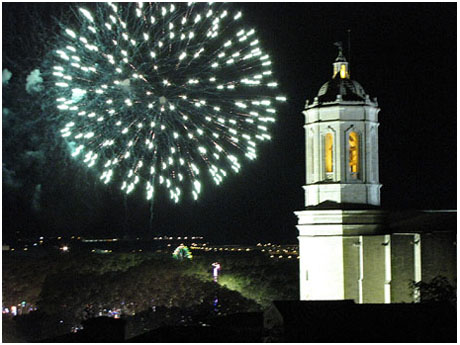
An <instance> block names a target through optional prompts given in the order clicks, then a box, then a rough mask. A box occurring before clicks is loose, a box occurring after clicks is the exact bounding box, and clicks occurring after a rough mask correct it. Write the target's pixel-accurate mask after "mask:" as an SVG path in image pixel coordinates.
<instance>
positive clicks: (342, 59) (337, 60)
mask: <svg viewBox="0 0 460 345" xmlns="http://www.w3.org/2000/svg"><path fill="white" fill-rule="evenodd" d="M334 45H335V46H336V47H337V48H338V49H339V55H338V56H337V58H336V59H335V62H346V61H347V59H345V56H343V43H342V41H339V42H335V43H334Z"/></svg>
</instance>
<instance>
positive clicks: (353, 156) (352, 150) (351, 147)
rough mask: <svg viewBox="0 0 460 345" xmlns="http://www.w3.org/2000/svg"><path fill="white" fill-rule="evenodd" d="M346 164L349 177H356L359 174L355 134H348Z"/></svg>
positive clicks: (357, 145)
mask: <svg viewBox="0 0 460 345" xmlns="http://www.w3.org/2000/svg"><path fill="white" fill-rule="evenodd" d="M348 164H349V171H350V173H351V175H352V176H354V177H357V176H358V173H359V135H358V133H357V132H350V134H349V135H348Z"/></svg>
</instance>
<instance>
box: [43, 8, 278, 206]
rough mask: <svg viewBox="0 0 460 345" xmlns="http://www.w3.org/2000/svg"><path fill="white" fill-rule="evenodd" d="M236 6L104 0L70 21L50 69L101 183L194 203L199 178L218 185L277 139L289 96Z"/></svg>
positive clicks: (68, 132)
mask: <svg viewBox="0 0 460 345" xmlns="http://www.w3.org/2000/svg"><path fill="white" fill-rule="evenodd" d="M227 7H228V8H227ZM231 7H233V6H232V5H228V6H227V5H225V4H212V3H197V4H191V3H188V4H186V3H177V4H175V3H169V4H167V3H136V4H131V3H121V4H114V3H104V4H98V5H96V9H95V11H93V12H92V11H91V10H90V9H89V8H83V7H81V8H79V9H78V11H77V13H78V15H79V21H80V26H79V27H78V28H71V27H68V28H64V30H63V34H62V40H63V43H62V46H60V48H59V49H57V50H56V51H54V52H53V53H54V56H55V58H56V64H55V65H54V66H53V71H52V74H53V75H54V76H55V78H56V80H55V86H56V88H57V89H59V97H58V98H57V100H56V101H57V108H58V109H59V110H60V111H62V112H65V114H64V115H65V116H66V117H68V119H69V120H68V122H67V121H66V122H67V124H66V125H65V127H64V128H63V129H62V130H61V133H62V136H63V137H66V138H67V139H66V140H68V141H69V142H71V143H72V146H73V147H75V149H74V151H73V153H72V155H73V156H75V157H77V156H78V157H82V158H83V161H84V163H86V164H87V165H88V167H93V166H94V167H95V169H97V171H100V179H101V180H102V181H103V183H106V184H107V183H109V182H110V181H117V182H119V183H120V185H121V189H122V190H123V191H125V192H126V193H131V192H132V191H133V190H134V189H135V188H136V187H137V186H138V185H143V187H144V188H145V193H146V197H147V199H151V198H152V197H153V195H154V190H156V189H157V188H159V187H160V186H161V187H164V188H165V189H166V190H167V191H168V193H169V196H170V198H171V199H172V200H174V201H175V202H178V201H179V199H180V197H181V195H182V194H183V191H184V193H191V195H192V196H193V198H194V199H197V198H198V195H199V194H200V191H201V185H202V184H201V181H202V180H203V179H202V178H201V176H202V174H203V173H205V172H208V173H209V174H210V176H211V177H212V179H213V180H214V182H215V183H216V184H220V183H221V182H222V181H223V179H224V177H225V176H227V175H228V172H229V171H234V172H238V171H239V170H240V168H241V165H240V160H239V158H238V157H239V156H241V155H244V156H245V157H247V158H248V159H250V160H252V159H255V158H256V157H257V145H258V144H259V142H261V141H265V140H269V139H270V138H271V136H270V134H269V128H270V127H271V126H272V124H273V123H274V122H275V118H276V109H275V103H276V102H278V101H281V102H282V101H285V98H284V97H282V96H276V92H277V82H276V81H275V79H274V77H273V75H272V70H271V64H272V61H271V59H270V57H269V55H268V54H266V53H265V52H264V51H263V50H262V48H261V46H260V44H259V40H258V39H257V37H256V31H255V29H253V28H250V27H247V26H246V25H245V24H243V23H241V18H242V14H241V12H239V11H232V10H231V9H230V8H231Z"/></svg>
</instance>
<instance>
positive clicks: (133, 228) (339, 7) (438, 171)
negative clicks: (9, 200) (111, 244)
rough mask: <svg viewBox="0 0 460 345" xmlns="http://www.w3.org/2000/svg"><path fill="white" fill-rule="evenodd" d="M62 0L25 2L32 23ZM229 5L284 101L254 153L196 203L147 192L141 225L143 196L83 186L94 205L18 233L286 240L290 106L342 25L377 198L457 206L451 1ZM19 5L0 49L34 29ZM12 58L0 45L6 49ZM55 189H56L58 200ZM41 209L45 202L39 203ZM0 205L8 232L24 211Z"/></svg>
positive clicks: (325, 72) (294, 123)
mask: <svg viewBox="0 0 460 345" xmlns="http://www.w3.org/2000/svg"><path fill="white" fill-rule="evenodd" d="M60 6H61V7H60ZM62 6H64V5H59V4H53V5H49V4H48V5H41V6H40V5H34V6H33V9H34V11H35V10H37V11H38V14H39V17H40V18H42V20H43V25H47V20H49V18H48V17H49V16H50V15H52V14H53V13H54V14H56V13H57V12H58V11H59V10H60V8H62ZM235 6H239V7H241V8H242V9H243V12H244V14H245V21H246V22H249V23H253V24H254V27H255V28H257V31H258V38H259V40H260V41H261V42H262V45H263V47H264V48H265V50H266V51H268V52H269V53H270V55H271V56H272V57H273V62H274V66H273V70H274V72H275V74H276V77H277V79H278V82H279V88H280V90H281V91H282V93H283V94H285V95H286V96H287V97H288V102H287V104H285V105H284V106H280V107H279V108H278V109H279V111H278V114H279V115H278V121H277V123H276V125H275V126H274V131H273V140H272V141H271V142H270V143H268V144H265V145H262V146H261V149H260V150H259V152H258V159H257V160H256V161H253V162H245V164H243V169H242V171H241V172H240V173H239V174H238V175H232V176H231V177H228V178H227V179H226V180H225V182H224V184H223V185H221V186H219V187H215V186H213V185H211V184H208V185H207V186H206V188H205V190H204V191H203V192H202V194H201V197H200V199H199V201H198V202H190V201H187V200H183V201H181V203H179V204H178V205H173V204H171V203H170V202H169V201H168V200H166V199H163V198H162V197H161V196H160V197H158V198H157V200H156V201H155V204H154V205H153V226H152V228H153V229H152V230H151V231H150V230H149V217H150V210H149V205H148V204H147V203H146V202H145V201H143V200H136V199H135V198H128V199H127V200H126V207H125V204H124V201H123V197H122V196H121V195H117V193H112V194H107V195H102V196H101V195H99V196H98V201H99V203H96V202H93V201H91V199H92V198H95V196H94V195H91V194H89V195H85V196H84V198H86V199H87V200H88V203H89V204H94V205H96V207H95V208H94V209H92V208H91V207H88V208H87V209H85V210H81V209H78V208H77V207H74V208H73V206H72V203H69V204H67V205H66V208H65V212H64V211H62V209H61V211H58V210H57V211H56V213H55V216H56V217H62V219H64V220H62V221H52V220H50V219H47V220H45V221H43V217H42V218H41V219H42V220H41V221H40V220H34V222H37V223H33V222H32V223H33V224H34V225H33V226H32V225H31V224H32V223H30V222H29V223H28V225H27V226H23V225H21V226H22V228H21V231H22V232H23V233H25V234H26V235H27V234H28V233H30V234H32V233H34V234H36V232H37V230H36V229H37V228H38V229H40V232H41V233H43V234H44V235H47V234H63V235H66V234H68V235H70V234H86V235H91V234H92V235H94V236H95V237H97V236H103V235H110V234H113V235H120V234H122V233H123V232H129V233H131V234H135V235H146V236H155V235H160V234H176V235H193V234H200V235H204V236H206V237H207V238H208V239H209V240H211V241H213V242H218V243H224V242H234V243H247V242H249V243H257V242H259V241H275V242H285V243H286V242H287V243H295V242H296V241H297V240H296V236H297V230H296V228H295V224H296V217H295V216H294V214H293V212H294V211H296V210H301V209H302V208H303V198H304V193H303V189H302V185H303V184H304V180H305V163H304V162H305V158H304V154H305V148H304V129H303V122H304V119H303V115H302V113H301V112H302V110H303V107H304V104H305V101H306V100H307V99H310V100H312V99H313V98H314V97H315V95H316V94H317V92H318V90H319V88H320V87H321V85H322V84H323V83H325V82H326V81H327V80H328V79H329V78H330V77H331V73H332V65H331V64H332V62H333V61H334V59H335V57H336V55H337V49H336V48H335V47H334V46H333V43H334V42H336V41H344V42H346V41H347V29H350V30H351V58H350V56H347V57H348V58H349V60H350V62H351V64H350V69H351V77H352V79H355V80H357V81H359V82H360V83H361V85H362V86H363V87H364V89H365V90H366V92H367V93H368V94H370V96H371V97H377V98H378V102H379V106H380V108H381V109H382V110H381V112H380V114H379V120H380V127H379V142H380V143H379V144H380V146H379V152H380V153H379V158H380V181H381V183H382V184H383V187H382V190H381V199H382V206H383V207H384V208H386V209H397V208H403V209H446V208H448V209H453V208H456V190H457V180H456V179H457V171H456V167H457V164H456V163H457V152H456V138H457V132H456V128H457V126H456V125H457V123H456V118H457V107H456V97H457V86H456V76H457V56H456V52H457V46H456V41H457V39H456V31H457V30H456V25H457V23H456V12H457V8H456V6H457V5H456V4H455V3H436V4H435V3H406V4H399V3H381V4H380V3H377V4H365V3H242V4H235ZM30 8H31V7H30V5H27V4H5V3H3V49H4V50H5V47H11V46H12V45H11V44H12V40H15V39H17V37H18V36H20V35H26V36H27V35H28V30H33V28H34V25H33V24H32V25H23V27H22V28H19V27H20V26H21V24H24V18H26V17H27V16H25V13H29V12H30ZM29 43H30V42H29ZM30 44H31V45H33V43H30ZM37 44H40V43H39V42H37ZM345 46H346V44H345ZM19 49H20V48H19ZM345 53H348V52H347V50H345ZM25 54H26V53H24V50H20V51H18V53H17V54H16V56H17V57H18V58H20V59H23V58H24V57H25ZM12 56H14V54H12V52H11V51H10V52H8V58H9V59H11V57H12ZM4 57H5V53H4ZM5 67H8V68H9V69H14V66H12V65H11V61H10V60H7V61H5V58H4V61H3V68H5ZM32 69H33V68H31V70H32ZM4 135H5V133H4ZM4 160H5V157H4ZM70 192H71V191H69V193H70ZM64 199H65V197H64V196H63V200H62V202H63V203H65V200H64ZM4 200H5V198H4ZM101 200H103V201H104V202H103V205H104V206H103V207H101V206H100V205H101V203H100V201H101ZM97 205H99V206H97ZM46 207H47V205H46V203H45V201H44V202H43V203H42V207H41V209H42V211H43V209H45V210H46ZM3 210H4V212H3V220H4V224H5V222H6V223H7V224H8V226H6V230H4V231H8V233H12V232H14V224H15V219H16V218H17V217H22V216H24V217H31V218H33V217H32V216H30V215H29V214H28V211H27V210H24V209H21V208H20V207H13V206H12V205H8V206H5V205H3ZM59 212H61V213H65V215H62V214H61V213H59ZM22 213H24V214H22ZM44 213H46V214H48V215H50V214H52V213H50V212H44ZM48 217H49V216H48ZM33 219H40V218H33ZM5 220H6V221H5ZM66 221H67V222H69V223H66ZM40 222H41V223H40ZM38 223H40V224H38ZM71 223H72V224H71ZM32 227H35V229H32ZM4 236H5V234H4Z"/></svg>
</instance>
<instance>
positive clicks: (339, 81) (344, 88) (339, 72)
mask: <svg viewBox="0 0 460 345" xmlns="http://www.w3.org/2000/svg"><path fill="white" fill-rule="evenodd" d="M338 48H339V55H338V56H337V58H336V59H335V62H334V63H333V64H332V65H333V72H332V78H331V79H330V80H329V81H327V82H326V83H325V84H323V86H321V88H320V89H319V91H318V95H317V97H316V99H315V101H316V100H317V102H318V103H319V104H324V103H330V102H336V101H338V100H341V101H352V102H365V101H366V99H367V98H368V96H367V94H366V92H365V91H364V88H363V87H362V86H361V84H360V83H358V82H357V81H356V80H352V79H350V72H349V67H348V62H347V59H346V58H345V56H344V55H343V52H342V46H341V45H338Z"/></svg>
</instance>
